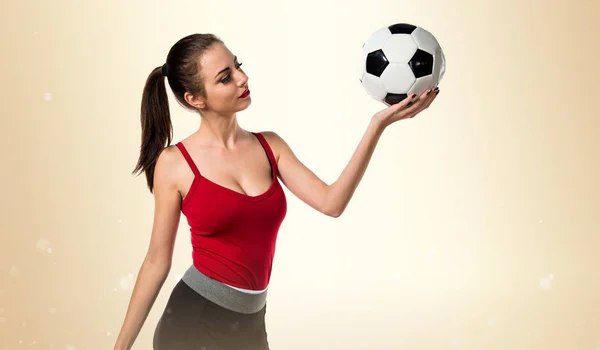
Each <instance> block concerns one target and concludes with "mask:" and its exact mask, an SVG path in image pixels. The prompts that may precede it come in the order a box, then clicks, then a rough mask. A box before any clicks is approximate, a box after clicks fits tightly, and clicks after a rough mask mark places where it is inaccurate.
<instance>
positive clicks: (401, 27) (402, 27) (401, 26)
mask: <svg viewBox="0 0 600 350" xmlns="http://www.w3.org/2000/svg"><path fill="white" fill-rule="evenodd" d="M388 29H389V30H390V32H392V34H412V32H414V31H415V29H417V26H414V25H412V24H408V23H396V24H392V25H391V26H389V27H388Z"/></svg>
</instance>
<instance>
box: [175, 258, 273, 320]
mask: <svg viewBox="0 0 600 350" xmlns="http://www.w3.org/2000/svg"><path fill="white" fill-rule="evenodd" d="M181 279H182V280H183V282H185V284H187V285H188V286H190V288H192V289H193V290H195V291H196V292H197V293H198V294H200V295H202V296H203V297H205V298H206V299H208V300H210V301H212V302H213V303H215V304H217V305H219V306H222V307H224V308H226V309H229V310H232V311H236V312H240V313H244V314H252V313H255V312H258V311H260V310H261V309H262V308H263V307H264V306H265V304H266V301H267V291H266V290H265V291H264V292H261V293H256V294H254V293H245V292H243V291H241V290H237V289H234V288H231V287H230V286H228V285H226V284H224V283H221V282H219V281H217V280H215V279H212V278H210V277H208V276H206V275H205V274H203V273H202V272H200V271H198V269H197V268H196V267H195V266H194V265H192V266H190V267H189V268H188V269H187V271H186V272H185V273H184V274H183V277H182V278H181Z"/></svg>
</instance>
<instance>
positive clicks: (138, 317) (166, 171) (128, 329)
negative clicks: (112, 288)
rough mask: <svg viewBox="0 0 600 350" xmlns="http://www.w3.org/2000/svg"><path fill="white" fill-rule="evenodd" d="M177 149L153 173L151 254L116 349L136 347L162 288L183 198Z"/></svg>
mask: <svg viewBox="0 0 600 350" xmlns="http://www.w3.org/2000/svg"><path fill="white" fill-rule="evenodd" d="M174 152H177V150H175V149H174V148H172V147H170V148H167V149H165V150H164V151H163V152H162V153H161V155H160V156H159V158H158V160H157V163H156V167H155V170H154V203H155V207H154V222H153V228H152V233H151V237H150V244H149V247H148V252H147V254H146V257H145V258H144V261H143V262H142V265H141V268H140V270H139V275H138V277H137V280H136V282H135V286H134V288H133V292H132V294H131V299H130V301H129V306H128V308H127V312H126V314H125V319H124V321H123V325H122V327H121V331H120V333H119V336H118V338H117V340H116V343H115V346H114V349H118V350H121V349H130V348H131V347H132V346H133V343H134V341H135V339H136V338H137V336H138V334H139V332H140V330H141V329H142V326H143V324H144V322H145V321H146V318H147V317H148V314H149V313H150V310H151V308H152V305H153V304H154V302H155V300H156V297H157V296H158V294H159V292H160V289H161V288H162V286H163V284H164V282H165V280H166V278H167V276H168V274H169V271H170V269H171V262H172V256H173V249H174V244H175V237H176V233H177V228H178V226H179V220H180V205H181V196H180V194H179V190H178V188H177V185H176V182H175V180H174V177H173V171H172V169H173V168H174V167H175V161H176V158H175V156H174Z"/></svg>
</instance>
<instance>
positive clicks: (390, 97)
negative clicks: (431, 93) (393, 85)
mask: <svg viewBox="0 0 600 350" xmlns="http://www.w3.org/2000/svg"><path fill="white" fill-rule="evenodd" d="M407 97H408V95H407V94H392V93H388V94H387V95H385V98H384V99H383V101H384V102H385V103H387V104H388V105H395V104H396V103H400V102H402V100H404V99H405V98H407Z"/></svg>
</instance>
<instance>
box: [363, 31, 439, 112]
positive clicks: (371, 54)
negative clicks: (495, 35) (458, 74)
mask: <svg viewBox="0 0 600 350" xmlns="http://www.w3.org/2000/svg"><path fill="white" fill-rule="evenodd" d="M445 71H446V57H444V52H443V51H442V48H441V47H440V44H439V43H438V41H437V40H436V38H435V37H434V36H433V35H432V34H431V33H430V32H428V31H427V30H425V29H423V28H421V27H419V26H415V25H412V24H407V23H396V24H393V25H390V26H387V27H383V28H381V29H379V30H377V31H375V32H374V33H373V34H372V35H371V36H370V37H369V38H368V39H367V41H366V42H365V43H364V44H363V46H362V56H361V59H360V69H359V75H360V82H361V84H362V86H363V87H364V89H365V90H366V91H367V93H368V94H369V96H371V97H372V98H374V99H375V100H377V101H380V102H382V103H384V104H386V105H387V106H391V105H394V104H397V103H399V102H401V101H402V100H404V99H405V98H406V97H408V95H410V94H413V93H415V94H417V96H418V95H420V94H421V93H423V92H424V91H425V90H426V89H428V88H430V87H434V86H437V85H438V84H439V82H440V80H441V79H442V78H443V76H444V73H445Z"/></svg>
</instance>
